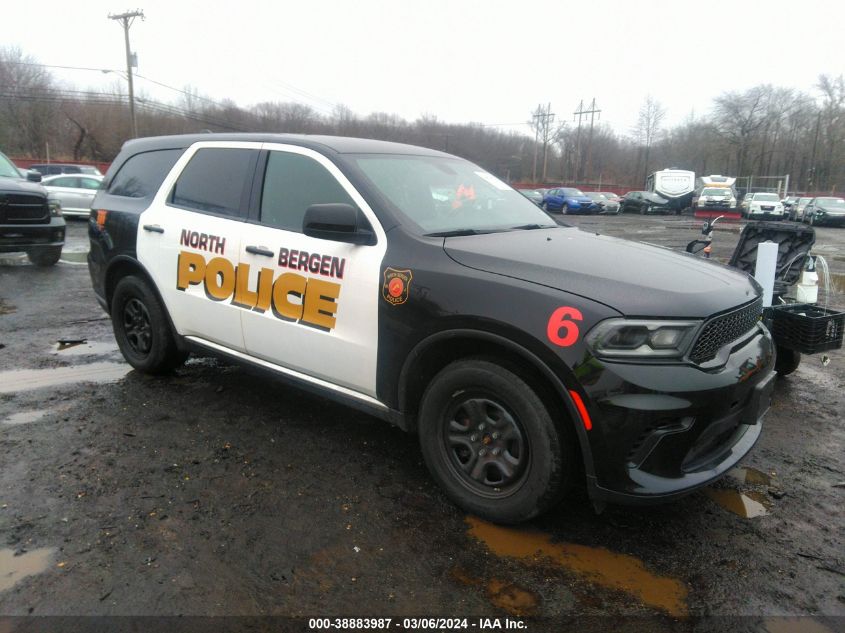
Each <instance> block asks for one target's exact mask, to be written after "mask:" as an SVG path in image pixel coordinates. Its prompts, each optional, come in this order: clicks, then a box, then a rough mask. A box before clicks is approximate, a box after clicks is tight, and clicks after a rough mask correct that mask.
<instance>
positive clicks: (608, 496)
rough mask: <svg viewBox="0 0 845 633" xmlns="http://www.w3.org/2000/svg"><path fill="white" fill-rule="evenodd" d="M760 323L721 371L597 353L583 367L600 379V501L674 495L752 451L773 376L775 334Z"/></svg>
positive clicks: (594, 390) (594, 488)
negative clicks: (610, 357) (614, 358)
mask: <svg viewBox="0 0 845 633" xmlns="http://www.w3.org/2000/svg"><path fill="white" fill-rule="evenodd" d="M756 328H757V329H756V332H755V333H754V334H752V335H751V336H750V338H746V339H745V340H744V341H743V342H741V343H738V344H736V345H735V346H734V348H733V349H732V351H731V354H730V356H729V357H728V359H727V362H726V363H725V365H724V366H723V367H721V368H718V369H712V370H704V369H701V368H699V367H697V366H695V365H645V364H633V363H616V362H605V361H599V360H598V359H595V358H591V359H590V360H589V361H588V362H587V363H586V364H585V365H582V366H581V368H578V369H576V375H579V374H580V375H579V378H580V380H581V382H582V384H583V383H584V382H585V379H586V380H587V381H588V382H591V383H592V384H591V385H590V386H588V387H586V392H587V393H588V395H589V400H590V404H589V409H590V413H591V417H592V422H593V428H592V429H591V430H590V431H588V432H587V437H588V441H589V445H590V451H591V453H592V461H593V464H594V469H595V474H594V475H592V476H590V477H588V484H589V488H590V495H591V497H592V498H593V500H594V501H606V502H613V503H626V504H648V503H658V502H664V501H669V500H671V499H674V498H677V497H680V496H683V495H686V494H689V493H690V492H692V491H694V490H696V489H697V488H700V487H701V486H704V485H707V484H708V483H710V482H712V481H714V480H716V479H718V478H719V477H721V476H722V475H724V474H725V473H726V472H727V471H728V470H730V469H731V468H732V467H733V466H734V465H736V463H737V462H739V461H740V460H741V459H742V458H743V457H744V456H745V455H746V454H747V453H748V452H749V451H750V450H751V448H752V447H753V446H754V443H755V442H756V441H757V438H758V437H759V435H760V431H761V424H760V420H761V419H762V416H763V415H764V414H765V412H766V410H767V409H768V405H769V400H770V397H771V393H772V390H773V387H774V379H775V378H774V377H775V374H774V372H773V370H772V369H773V366H774V345H773V343H772V339H771V336H770V335H769V333H768V331H767V330H766V329H765V327H764V326H762V324H761V325H758V326H756ZM585 367H588V369H586V370H585V369H584V368H585Z"/></svg>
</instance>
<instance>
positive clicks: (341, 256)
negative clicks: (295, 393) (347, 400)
mask: <svg viewBox="0 0 845 633" xmlns="http://www.w3.org/2000/svg"><path fill="white" fill-rule="evenodd" d="M264 149H265V150H267V152H266V154H265V155H264V156H263V158H262V161H261V163H260V166H259V169H263V171H264V174H263V176H264V177H263V183H262V186H261V191H260V204H259V205H258V209H256V213H257V216H256V217H255V218H254V222H253V221H251V222H250V223H248V224H247V225H246V227H245V231H244V234H243V239H242V240H241V245H240V256H239V258H240V262H241V269H244V268H246V267H247V266H248V271H244V272H243V274H244V277H245V278H248V280H249V282H248V286H247V287H248V288H250V289H251V294H250V296H249V298H248V299H247V303H248V306H247V309H245V310H243V317H242V318H243V331H244V343H245V345H246V350H247V353H248V354H249V355H251V356H254V357H256V358H260V359H263V360H265V361H269V362H271V363H273V364H276V365H280V366H282V367H285V368H287V369H289V370H292V371H293V372H297V373H299V374H304V375H305V376H307V377H310V378H312V379H317V380H322V381H326V382H329V383H331V384H332V385H336V386H340V387H343V388H347V389H350V390H352V391H354V392H357V393H360V394H365V395H367V396H370V397H374V396H375V393H376V355H377V341H378V301H379V297H380V291H381V283H382V282H381V279H380V277H379V275H380V269H381V263H382V259H383V257H384V253H385V250H386V241H385V235H384V231H383V230H382V229H381V226H380V224H379V223H378V221H377V219H376V217H375V214H374V213H373V212H372V210H371V209H370V207H369V205H368V204H367V203H366V202H365V201H364V199H363V198H362V197H361V195H360V194H359V193H358V192H357V191H356V190H355V188H354V187H353V186H352V184H351V183H350V182H349V181H348V180H347V179H346V177H345V176H344V175H343V174H342V173H341V172H340V170H339V169H338V168H337V166H336V165H334V164H333V163H332V162H331V161H330V160H329V159H328V158H326V157H325V156H323V155H322V154H319V153H318V152H315V151H313V150H310V149H306V148H302V147H297V146H290V145H283V144H266V145H265V146H264ZM325 203H347V204H352V205H353V206H355V207H356V208H358V209H359V210H360V213H361V222H367V223H369V224H370V226H371V228H372V229H373V231H374V232H375V234H376V238H377V242H378V243H377V244H376V245H373V246H365V245H354V244H346V243H343V242H336V241H332V240H324V239H318V238H314V237H309V236H306V235H304V234H303V233H302V221H303V217H304V215H305V210H306V209H307V208H308V207H309V206H311V205H312V204H325Z"/></svg>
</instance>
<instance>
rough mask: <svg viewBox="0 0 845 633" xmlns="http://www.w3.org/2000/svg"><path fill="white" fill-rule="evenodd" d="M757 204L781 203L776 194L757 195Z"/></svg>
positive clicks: (755, 198) (755, 199)
mask: <svg viewBox="0 0 845 633" xmlns="http://www.w3.org/2000/svg"><path fill="white" fill-rule="evenodd" d="M754 201H755V202H780V198H778V197H777V195H776V194H774V193H755V194H754Z"/></svg>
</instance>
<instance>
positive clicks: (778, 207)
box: [745, 193, 783, 220]
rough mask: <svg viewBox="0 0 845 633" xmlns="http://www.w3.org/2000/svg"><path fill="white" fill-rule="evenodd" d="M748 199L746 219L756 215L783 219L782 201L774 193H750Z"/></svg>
mask: <svg viewBox="0 0 845 633" xmlns="http://www.w3.org/2000/svg"><path fill="white" fill-rule="evenodd" d="M749 195H750V196H751V198H748V196H746V199H747V200H748V208H747V209H746V211H745V215H746V216H748V219H753V218H754V217H755V216H756V217H768V216H771V217H772V218H773V219H775V220H781V219H783V203H782V202H781V201H780V196H778V195H777V194H776V193H752V194H749Z"/></svg>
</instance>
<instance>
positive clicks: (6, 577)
mask: <svg viewBox="0 0 845 633" xmlns="http://www.w3.org/2000/svg"><path fill="white" fill-rule="evenodd" d="M55 551H56V548H54V547H42V548H40V549H34V550H32V551H29V552H24V553H23V554H21V555H20V556H15V550H13V549H2V550H0V591H6V590H7V589H11V588H12V587H14V586H15V585H16V584H17V583H19V582H20V581H21V580H23V579H24V578H26V577H27V576H34V575H35V574H40V573H41V572H43V571H44V570H46V569H47V566H48V565H49V564H50V560H51V559H52V558H53V554H54V553H55Z"/></svg>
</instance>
